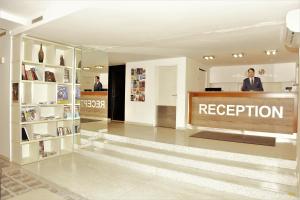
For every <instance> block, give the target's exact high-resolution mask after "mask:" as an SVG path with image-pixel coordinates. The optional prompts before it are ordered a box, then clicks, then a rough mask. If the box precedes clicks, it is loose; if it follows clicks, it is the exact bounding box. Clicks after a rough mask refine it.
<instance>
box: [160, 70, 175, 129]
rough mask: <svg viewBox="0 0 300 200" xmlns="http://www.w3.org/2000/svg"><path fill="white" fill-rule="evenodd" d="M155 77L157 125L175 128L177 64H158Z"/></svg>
mask: <svg viewBox="0 0 300 200" xmlns="http://www.w3.org/2000/svg"><path fill="white" fill-rule="evenodd" d="M157 77H158V87H157V92H158V94H157V96H158V98H157V104H156V113H157V115H156V122H157V126H160V127H167V128H176V103H177V66H160V67H159V69H158V76H157Z"/></svg>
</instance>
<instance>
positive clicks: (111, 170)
mask: <svg viewBox="0 0 300 200" xmlns="http://www.w3.org/2000/svg"><path fill="white" fill-rule="evenodd" d="M81 128H82V129H83V130H90V131H98V130H99V129H107V132H108V133H110V134H115V135H122V136H128V137H132V138H139V139H144V140H150V141H157V142H162V143H170V144H177V145H185V146H192V147H200V148H207V149H215V150H221V151H229V152H239V153H244V154H254V155H263V156H269V157H278V158H284V159H290V160H293V159H295V155H296V147H295V140H294V139H293V138H289V139H287V140H284V142H280V141H278V142H277V143H276V146H275V147H268V146H260V145H251V144H239V143H232V142H222V141H214V140H206V139H199V138H191V137H189V136H190V135H191V134H194V133H196V132H198V131H199V130H194V129H187V130H175V129H168V128H159V127H158V128H156V127H151V126H141V125H136V124H124V123H119V122H110V123H107V122H91V123H85V124H82V125H81ZM0 164H1V163H0ZM6 165H7V163H6ZM6 167H7V166H6ZM10 167H13V166H10ZM10 167H9V166H8V169H9V168H10ZM6 169H7V168H6ZM22 170H25V172H29V174H31V175H33V177H39V178H40V179H41V180H45V181H46V183H47V184H48V186H49V187H48V189H47V190H48V191H50V192H53V191H51V189H49V188H55V189H56V190H58V191H67V194H74V195H75V196H76V195H78V196H77V197H79V199H80V198H82V199H91V200H100V199H104V200H119V199H121V200H122V199H123V200H154V199H155V200H187V199H189V200H196V199H197V200H198V199H203V200H221V199H224V200H229V199H230V200H235V199H243V200H250V199H249V198H246V197H241V196H239V195H235V194H232V193H226V192H218V191H215V190H212V189H207V188H202V187H199V186H194V185H191V184H187V183H182V182H177V181H174V180H170V179H167V178H162V177H159V176H156V175H150V174H147V173H143V172H140V171H136V170H133V169H130V168H127V167H123V166H120V165H116V164H114V163H111V162H106V161H101V160H95V159H93V158H89V157H86V156H83V155H80V154H78V153H72V154H68V155H64V156H61V157H54V158H51V159H47V160H43V161H41V162H39V163H32V164H28V165H25V166H22ZM38 180H39V179H38ZM35 189H37V188H35ZM61 189H62V190H61ZM30 191H32V190H30ZM23 194H24V193H23ZM58 194H59V193H58ZM61 194H63V193H61ZM64 194H65V193H64ZM30 195H34V194H33V193H32V194H30ZM30 195H29V196H30ZM67 196H68V195H65V196H64V195H60V197H63V198H64V199H72V198H71V197H70V198H69V197H67ZM10 197H12V196H10ZM7 199H9V198H8V197H7ZM75 199H76V198H75Z"/></svg>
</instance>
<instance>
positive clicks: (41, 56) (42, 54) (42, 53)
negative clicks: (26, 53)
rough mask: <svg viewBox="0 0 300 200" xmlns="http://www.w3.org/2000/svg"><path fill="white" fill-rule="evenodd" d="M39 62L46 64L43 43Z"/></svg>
mask: <svg viewBox="0 0 300 200" xmlns="http://www.w3.org/2000/svg"><path fill="white" fill-rule="evenodd" d="M39 62H40V63H42V62H44V51H43V45H42V43H41V46H40V51H39Z"/></svg>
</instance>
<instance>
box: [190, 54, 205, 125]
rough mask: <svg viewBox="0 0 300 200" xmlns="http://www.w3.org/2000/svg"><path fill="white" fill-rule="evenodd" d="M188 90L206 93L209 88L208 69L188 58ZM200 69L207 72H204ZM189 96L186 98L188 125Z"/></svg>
mask: <svg viewBox="0 0 300 200" xmlns="http://www.w3.org/2000/svg"><path fill="white" fill-rule="evenodd" d="M186 68H187V70H186V90H187V93H188V92H192V91H204V90H205V87H207V75H208V73H207V71H208V67H206V66H203V64H201V63H200V62H199V61H196V60H193V59H190V58H187V66H186ZM199 68H201V69H203V70H206V71H202V70H199ZM188 111H189V110H188V95H187V96H186V116H187V118H186V123H187V122H188Z"/></svg>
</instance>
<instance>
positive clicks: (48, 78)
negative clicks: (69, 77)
mask: <svg viewBox="0 0 300 200" xmlns="http://www.w3.org/2000/svg"><path fill="white" fill-rule="evenodd" d="M45 82H56V80H55V74H54V73H53V72H50V71H45Z"/></svg>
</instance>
